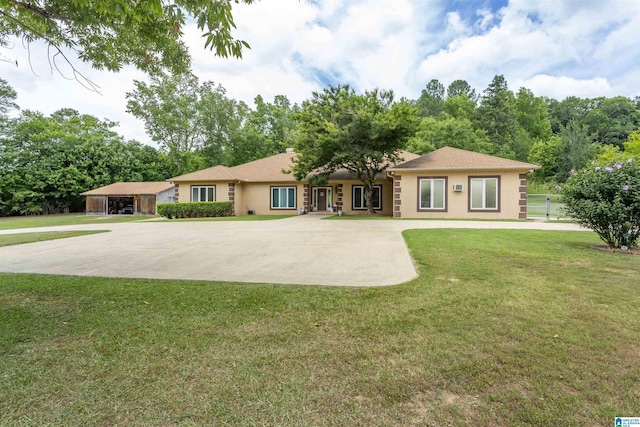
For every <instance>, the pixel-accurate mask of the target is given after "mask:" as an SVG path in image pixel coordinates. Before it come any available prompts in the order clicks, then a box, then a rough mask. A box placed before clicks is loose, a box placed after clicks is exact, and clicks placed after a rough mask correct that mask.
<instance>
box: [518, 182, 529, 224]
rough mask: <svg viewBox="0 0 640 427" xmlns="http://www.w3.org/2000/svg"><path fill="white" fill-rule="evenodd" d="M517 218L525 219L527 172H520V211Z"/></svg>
mask: <svg viewBox="0 0 640 427" xmlns="http://www.w3.org/2000/svg"><path fill="white" fill-rule="evenodd" d="M518 218H519V219H527V174H526V173H521V174H520V213H519V214H518Z"/></svg>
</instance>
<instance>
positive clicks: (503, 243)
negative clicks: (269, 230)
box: [0, 229, 640, 426]
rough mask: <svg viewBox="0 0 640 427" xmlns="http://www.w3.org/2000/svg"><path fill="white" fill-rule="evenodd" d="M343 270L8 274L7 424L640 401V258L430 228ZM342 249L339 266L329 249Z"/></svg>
mask: <svg viewBox="0 0 640 427" xmlns="http://www.w3.org/2000/svg"><path fill="white" fill-rule="evenodd" d="M405 238H406V240H407V242H408V245H409V247H410V249H411V252H412V254H413V256H414V258H415V260H416V265H417V267H418V268H419V271H420V275H419V277H418V278H417V279H415V280H413V281H411V282H409V283H406V284H403V285H399V286H392V287H385V288H374V289H371V288H366V289H354V288H337V287H319V286H285V285H266V284H238V283H220V282H195V281H158V280H136V279H109V278H86V277H65V276H45V275H20V274H2V275H0V355H1V356H0V375H2V378H1V381H0V425H127V426H136V425H139V426H142V425H188V426H190V425H229V426H255V425H281V426H300V425H313V426H343V425H345V426H346V425H348V426H378V425H380V426H382V425H385V426H407V425H425V426H431V425H433V426H446V425H456V426H550V425H555V426H559V425H562V426H573V425H589V426H600V425H613V423H614V422H613V420H614V417H615V416H637V415H638V414H640V405H639V404H638V402H640V391H639V389H638V384H640V310H638V307H640V279H638V277H639V276H640V275H639V273H640V269H639V267H638V266H639V265H640V259H639V257H637V256H633V255H624V254H611V253H604V252H599V251H594V250H592V249H590V248H589V245H590V244H597V243H598V242H599V240H598V239H597V237H596V236H595V235H594V234H593V233H586V232H549V231H520V230H501V231H497V230H462V229H456V230H412V231H407V232H405ZM328 267H330V266H328Z"/></svg>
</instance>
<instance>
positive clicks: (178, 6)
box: [0, 0, 255, 72]
mask: <svg viewBox="0 0 640 427" xmlns="http://www.w3.org/2000/svg"><path fill="white" fill-rule="evenodd" d="M254 1H255V0H235V1H234V2H235V3H239V2H242V3H246V4H251V3H253V2H254ZM234 2H231V1H229V0H140V1H132V0H74V1H68V0H1V1H0V42H3V41H6V40H8V39H9V38H10V37H19V38H22V39H23V40H24V41H25V42H26V43H30V42H32V41H35V40H39V41H43V42H45V43H46V44H47V45H48V46H50V48H51V49H52V53H51V55H52V58H53V59H54V61H55V60H56V59H65V60H67V61H68V62H70V61H71V60H72V59H70V58H67V57H66V56H65V55H66V53H67V52H68V51H67V49H71V50H72V51H73V52H74V53H75V54H76V55H77V56H78V57H79V58H80V59H81V60H82V61H85V62H88V63H90V64H91V65H92V66H93V67H95V68H98V69H103V68H106V69H108V70H112V71H115V70H119V69H120V68H122V66H123V65H127V64H132V65H134V66H136V67H137V68H139V69H141V70H143V71H148V72H157V71H160V70H171V71H179V72H183V71H186V70H187V69H188V68H189V65H190V58H189V54H188V52H187V47H186V45H185V43H184V42H183V41H182V36H183V29H184V26H185V23H186V22H190V21H191V22H195V23H196V25H197V26H198V29H199V30H200V31H201V32H202V36H203V37H204V39H205V42H204V45H205V47H207V48H210V49H212V50H215V53H216V54H217V55H220V56H224V57H227V56H235V57H241V55H242V48H243V47H248V46H249V45H248V44H247V43H246V42H245V41H242V40H237V39H235V38H234V37H233V35H232V33H231V32H232V29H233V28H235V24H234V21H233V16H232V4H233V3H234Z"/></svg>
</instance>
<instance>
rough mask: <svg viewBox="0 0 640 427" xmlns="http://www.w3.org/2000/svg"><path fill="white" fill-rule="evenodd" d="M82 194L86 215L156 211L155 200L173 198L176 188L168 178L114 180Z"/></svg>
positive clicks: (161, 201)
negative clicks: (157, 180) (158, 180)
mask: <svg viewBox="0 0 640 427" xmlns="http://www.w3.org/2000/svg"><path fill="white" fill-rule="evenodd" d="M81 195H82V196H86V197H87V202H86V212H87V214H88V215H112V214H137V215H155V214H156V207H157V205H158V203H172V202H173V201H174V195H175V190H174V185H173V184H171V183H170V182H116V183H115V184H110V185H106V186H104V187H100V188H96V189H95V190H90V191H85V192H84V193H81Z"/></svg>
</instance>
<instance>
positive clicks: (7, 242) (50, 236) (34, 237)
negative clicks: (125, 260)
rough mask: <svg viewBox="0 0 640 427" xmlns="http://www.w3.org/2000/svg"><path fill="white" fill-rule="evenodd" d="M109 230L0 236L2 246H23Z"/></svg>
mask: <svg viewBox="0 0 640 427" xmlns="http://www.w3.org/2000/svg"><path fill="white" fill-rule="evenodd" d="M106 231H108V230H85V231H46V232H43V233H17V234H0V246H12V245H21V244H23V243H34V242H43V241H45V240H56V239H65V238H67V237H76V236H84V235H87V234H96V233H104V232H106Z"/></svg>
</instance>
